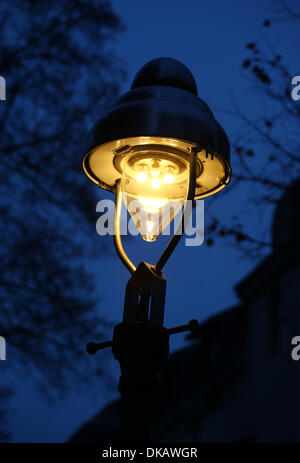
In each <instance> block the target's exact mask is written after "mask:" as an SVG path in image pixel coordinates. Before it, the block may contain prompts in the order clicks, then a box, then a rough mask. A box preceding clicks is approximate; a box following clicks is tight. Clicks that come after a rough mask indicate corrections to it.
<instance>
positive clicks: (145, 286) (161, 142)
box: [83, 58, 231, 442]
mask: <svg viewBox="0 0 300 463" xmlns="http://www.w3.org/2000/svg"><path fill="white" fill-rule="evenodd" d="M83 169H84V171H85V173H86V175H87V176H88V177H89V178H90V179H91V180H92V181H93V182H95V183H96V184H97V185H98V186H99V187H100V188H104V189H106V190H109V191H111V192H113V193H115V195H116V208H115V234H114V243H115V247H116V250H117V253H118V255H119V257H120V259H121V261H122V262H123V264H124V265H125V266H126V268H127V269H128V270H129V272H130V273H131V278H130V279H129V281H128V284H127V287H126V293H125V303H124V313H123V321H122V323H120V324H118V325H117V326H116V327H115V330H114V335H113V340H112V341H108V342H104V343H98V344H96V343H89V344H88V345H87V350H88V352H89V353H90V354H94V353H95V352H96V351H97V350H98V349H102V348H105V347H109V346H111V347H112V350H113V353H114V356H115V358H116V359H117V360H118V361H119V362H120V367H121V378H120V384H119V391H120V392H121V437H122V440H123V441H131V440H132V441H136V442H142V441H146V440H147V438H148V436H149V432H150V428H151V409H152V403H153V396H154V391H155V384H156V377H157V372H158V370H159V369H160V368H161V367H162V365H163V363H164V361H165V360H166V358H167V356H168V353H169V336H170V334H174V333H177V332H182V331H187V330H193V329H196V328H197V322H196V321H195V320H192V321H191V322H189V324H187V325H184V326H182V327H177V328H172V329H169V330H167V329H166V328H164V327H163V320H164V303H165V291H166V280H165V278H164V276H163V274H162V270H163V267H164V265H165V264H166V262H167V260H168V259H169V257H170V256H171V254H172V252H173V251H174V249H175V247H176V245H177V243H178V242H179V240H180V237H181V236H182V233H183V231H184V227H185V224H186V223H187V219H188V216H189V215H190V213H191V204H192V202H193V200H194V199H199V198H205V197H207V196H210V195H213V194H215V193H217V192H218V191H220V190H221V189H223V188H224V187H225V186H226V185H227V184H228V183H229V180H230V176H231V168H230V148H229V142H228V139H227V137H226V134H225V132H224V130H223V129H222V127H221V126H220V124H219V123H218V122H217V121H216V120H215V118H214V116H213V114H212V112H211V111H210V109H209V108H208V106H207V105H206V104H205V103H204V102H203V101H202V100H201V99H200V98H198V96H197V87H196V83H195V80H194V77H193V75H192V74H191V73H190V71H189V70H188V69H187V68H186V67H185V66H184V65H183V64H182V63H180V62H179V61H176V60H174V59H171V58H159V59H155V60H153V61H150V62H149V63H147V64H146V65H145V66H143V67H142V69H141V70H140V71H139V72H138V73H137V75H136V77H135V78H134V81H133V83H132V86H131V90H130V91H129V92H128V93H126V94H125V95H122V96H121V97H120V98H119V99H118V100H117V102H116V103H115V104H114V105H113V106H112V107H111V109H110V110H109V111H108V112H107V113H106V114H105V115H104V116H103V117H102V118H101V119H100V120H99V121H98V122H97V123H96V124H95V126H94V128H93V129H92V131H91V133H90V137H89V147H88V151H87V154H86V155H85V157H84V160H83ZM122 199H123V200H124V203H125V205H126V207H127V208H128V210H129V212H130V214H131V216H132V219H133V220H134V223H135V224H136V226H137V228H138V229H139V231H140V233H141V235H142V237H143V238H144V239H145V240H146V241H149V242H153V241H155V240H156V238H157V237H158V236H159V234H160V233H161V232H162V230H163V229H164V228H165V227H166V226H167V225H168V224H169V222H170V221H171V220H172V219H173V218H174V217H175V215H176V214H177V213H178V212H179V211H180V210H182V216H181V221H180V223H179V225H178V228H177V229H176V232H175V234H174V235H173V237H172V238H171V239H170V241H169V243H168V245H167V246H166V248H165V250H164V251H163V253H162V255H161V257H160V258H159V260H158V261H157V263H156V264H155V265H150V264H147V263H145V262H142V263H140V264H139V265H138V266H137V267H136V266H135V265H134V264H133V262H132V261H131V259H130V258H129V257H128V256H127V254H126V253H125V251H124V248H123V245H122V240H121V233H120V215H121V206H122Z"/></svg>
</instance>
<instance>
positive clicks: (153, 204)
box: [138, 196, 168, 213]
mask: <svg viewBox="0 0 300 463" xmlns="http://www.w3.org/2000/svg"><path fill="white" fill-rule="evenodd" d="M138 200H139V201H140V202H141V204H142V205H143V206H144V209H145V211H146V212H150V213H151V212H158V211H159V209H160V208H162V207H164V206H165V205H166V204H167V202H168V200H167V199H157V198H143V197H142V196H138Z"/></svg>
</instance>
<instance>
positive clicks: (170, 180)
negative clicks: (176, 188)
mask: <svg viewBox="0 0 300 463" xmlns="http://www.w3.org/2000/svg"><path fill="white" fill-rule="evenodd" d="M164 182H165V183H166V184H167V185H170V184H171V183H173V182H174V175H172V174H166V175H165V176H164Z"/></svg>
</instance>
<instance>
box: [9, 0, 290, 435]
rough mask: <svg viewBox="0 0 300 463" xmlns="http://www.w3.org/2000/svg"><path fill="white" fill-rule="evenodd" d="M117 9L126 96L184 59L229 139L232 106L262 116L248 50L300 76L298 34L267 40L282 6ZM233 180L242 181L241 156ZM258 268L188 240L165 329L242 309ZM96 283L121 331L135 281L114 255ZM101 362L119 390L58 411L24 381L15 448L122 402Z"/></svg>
mask: <svg viewBox="0 0 300 463" xmlns="http://www.w3.org/2000/svg"><path fill="white" fill-rule="evenodd" d="M112 5H113V7H114V9H115V11H116V12H117V14H119V15H120V17H121V19H122V20H123V21H124V23H125V25H126V26H127V29H126V31H125V32H123V33H122V34H121V35H120V36H119V37H118V39H117V41H116V42H115V43H114V44H113V45H112V47H114V49H115V51H116V54H117V55H118V56H119V57H120V59H121V60H122V61H123V62H124V63H125V64H126V67H127V70H128V76H127V79H126V80H125V81H124V82H123V83H122V87H121V89H122V92H125V91H127V90H128V89H129V87H130V85H131V81H132V79H133V77H134V75H135V73H136V72H137V71H138V70H139V68H140V67H141V66H142V65H143V64H145V63H146V62H147V61H149V60H151V59H154V58H156V57H163V56H167V57H172V58H176V59H178V60H180V61H182V62H183V63H184V64H185V65H186V66H187V67H188V68H189V69H190V70H191V72H192V73H193V75H194V77H195V79H196V82H197V86H198V94H199V96H200V98H202V99H203V100H204V101H205V102H206V103H207V104H208V105H209V106H210V108H211V109H212V111H213V112H214V115H215V117H216V119H217V120H218V121H219V122H220V123H221V124H222V126H223V127H224V129H225V130H226V132H227V134H228V136H229V139H236V138H237V136H238V132H239V130H240V125H241V122H240V121H239V120H238V118H237V117H234V116H233V115H232V111H233V104H238V105H239V106H240V107H241V108H244V109H245V108H247V109H248V110H249V111H250V112H255V110H256V107H255V105H256V104H257V103H256V101H255V98H253V92H252V91H250V87H251V85H250V83H249V81H248V80H247V77H246V75H245V73H244V71H243V69H242V66H241V63H242V62H243V60H244V59H245V54H246V48H245V44H246V43H248V42H249V41H256V40H259V41H260V42H261V43H264V42H265V43H267V42H268V41H271V42H272V44H273V45H274V46H275V47H277V49H278V50H281V53H282V55H283V56H284V57H285V60H286V62H287V63H288V65H289V66H290V68H291V69H292V72H294V74H293V75H295V74H297V70H298V69H299V61H298V62H297V58H298V57H299V53H297V47H296V39H297V31H296V29H295V28H293V25H291V24H290V23H286V22H272V24H271V26H270V27H269V28H268V30H267V31H266V29H264V28H263V27H262V23H263V20H264V19H266V18H271V19H272V17H273V16H274V15H276V11H277V9H278V4H277V2H276V1H274V0H262V1H259V0H254V1H252V2H240V1H238V0H211V1H209V2H207V1H206V2H204V1H199V0H188V1H186V2H183V1H182V0H160V1H158V0H152V1H151V2H150V1H149V2H148V1H142V2H141V1H138V0H130V1H126V0H113V1H112ZM266 37H267V40H266ZM83 154H84V153H83ZM262 154H263V148H262ZM232 170H233V175H234V172H235V159H234V153H232ZM79 175H84V174H83V172H82V173H79ZM228 188H230V186H229V187H228ZM249 188H250V186H249V185H245V186H244V187H241V188H240V190H239V191H237V190H233V191H232V194H231V193H230V191H228V193H227V194H224V195H222V193H219V194H218V195H216V197H215V198H213V199H210V200H205V209H206V210H207V211H209V210H210V208H212V210H213V212H214V214H215V215H218V214H219V216H220V217H223V218H224V219H226V217H229V216H232V215H233V214H239V213H240V212H241V210H243V209H244V208H245V207H246V208H247V207H248V206H249V205H247V198H248V196H249ZM95 189H96V187H95ZM97 194H98V195H99V199H100V198H103V192H100V191H99V192H97ZM104 197H107V198H110V199H112V195H110V194H109V193H106V194H105V193H104ZM271 212H272V211H271V209H270V210H266V211H265V214H264V217H261V220H262V221H265V223H268V221H269V220H270V214H271ZM243 220H244V225H245V226H246V227H249V229H251V228H252V227H255V226H256V224H255V223H253V222H252V219H251V218H249V219H247V218H246V217H244V219H243ZM95 233H96V230H95ZM102 239H103V240H106V241H107V244H108V246H111V247H112V246H113V242H112V238H111V237H104V238H101V237H99V240H102ZM125 246H126V249H127V251H128V254H129V255H130V256H131V258H132V259H133V260H134V262H135V263H138V262H139V261H141V260H145V261H148V262H153V261H154V260H155V258H157V257H158V256H159V250H160V249H161V244H160V243H159V241H158V242H156V243H154V244H149V243H145V242H143V240H142V239H141V237H137V238H136V239H134V240H131V241H130V240H129V241H128V242H127V243H125ZM95 252H97V249H95ZM255 264H256V262H255V261H253V260H247V259H245V257H244V256H243V255H242V254H241V253H240V252H239V251H238V250H237V249H236V248H235V247H233V246H229V245H228V243H225V242H223V241H222V240H219V241H218V242H217V243H216V244H215V245H214V246H212V247H209V246H207V245H206V244H205V242H204V244H203V245H202V246H200V247H196V248H194V247H185V246H184V244H183V240H182V242H181V243H180V245H179V246H178V249H177V250H176V252H175V253H174V255H173V256H172V258H171V259H170V261H169V263H168V264H167V265H166V267H165V270H164V275H165V277H166V278H167V299H166V312H165V313H166V317H165V326H167V327H171V326H176V325H179V324H183V323H186V322H187V321H188V320H190V319H192V318H197V319H198V320H200V321H201V320H204V319H206V318H207V317H209V316H211V315H213V314H215V313H217V312H218V311H221V310H224V309H226V308H229V307H231V306H233V305H235V304H236V303H237V302H238V300H237V297H236V295H235V293H234V289H233V288H234V285H235V284H236V283H237V282H239V281H240V280H241V279H242V278H243V277H244V276H245V275H246V274H247V273H248V272H249V271H250V270H251V268H253V267H254V266H255ZM95 273H96V275H97V277H96V278H97V281H98V282H99V294H101V298H102V300H101V303H100V304H99V312H100V313H101V314H105V315H106V316H107V317H108V318H109V319H110V320H111V321H113V322H114V323H115V322H118V321H119V320H121V317H122V310H123V297H124V291H125V285H126V282H127V280H128V278H129V274H128V272H127V270H125V268H124V267H123V266H122V264H121V263H120V261H119V260H118V258H117V256H116V253H115V251H114V250H112V252H111V253H108V254H106V255H104V256H101V257H100V256H99V264H98V265H97V267H96V268H95ZM110 337H111V332H108V333H107V339H110ZM185 342H186V341H185V339H184V336H181V335H177V337H176V338H175V337H173V339H172V340H171V350H173V351H174V350H175V349H177V348H179V347H181V346H182V345H183V344H184V343H185ZM102 359H106V361H107V368H109V369H110V368H111V367H110V366H111V365H114V370H113V371H114V373H113V374H114V377H115V383H114V384H112V385H110V384H104V383H103V384H102V382H101V380H97V381H95V382H94V384H93V385H92V386H89V387H88V388H87V389H86V390H84V389H83V390H82V392H81V393H80V394H79V393H75V392H74V394H72V395H71V396H68V397H65V398H63V399H59V400H57V401H56V402H54V403H48V402H46V400H45V398H44V397H43V396H42V395H41V394H40V393H39V392H38V391H37V390H36V388H35V387H34V386H33V385H32V383H31V381H30V380H26V379H25V380H24V381H23V380H22V381H20V380H18V381H17V384H16V396H15V397H14V398H13V401H12V407H11V409H10V414H9V417H10V420H9V421H10V427H11V429H12V431H13V432H12V441H34V442H57V441H58V442H61V441H64V440H65V439H66V438H67V437H68V436H69V435H70V434H71V433H72V432H73V431H74V430H75V429H76V428H77V427H79V426H80V425H81V424H82V423H83V422H84V421H86V420H88V419H89V418H90V417H92V416H93V415H94V414H95V413H97V412H98V411H99V410H100V408H101V407H102V406H103V405H105V404H106V403H107V401H108V400H110V399H112V398H114V397H116V396H117V388H116V385H117V380H118V365H117V364H116V362H115V361H114V360H113V359H112V355H111V352H110V351H109V350H107V351H105V352H104V353H102V354H99V356H98V360H99V361H100V360H102ZM95 361H97V359H95Z"/></svg>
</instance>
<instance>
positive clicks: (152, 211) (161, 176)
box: [121, 148, 189, 242]
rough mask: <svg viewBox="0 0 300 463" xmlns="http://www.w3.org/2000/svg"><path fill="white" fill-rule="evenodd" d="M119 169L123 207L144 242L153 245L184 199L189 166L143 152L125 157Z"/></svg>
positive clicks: (182, 159) (165, 155) (176, 158)
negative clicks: (120, 169)
mask: <svg viewBox="0 0 300 463" xmlns="http://www.w3.org/2000/svg"><path fill="white" fill-rule="evenodd" d="M121 168H122V182H121V190H122V194H123V199H124V203H125V205H126V207H127V209H128V211H129V213H130V215H131V217H132V219H133V221H134V224H135V225H136V227H137V228H138V230H139V232H140V233H141V235H142V237H143V239H144V240H146V241H149V242H150V241H151V242H152V241H155V240H156V238H157V237H158V236H159V235H160V233H161V232H162V231H163V230H164V229H165V228H166V227H167V226H168V225H169V223H170V222H171V221H172V220H173V218H174V217H175V215H176V214H177V213H178V212H179V211H180V210H181V208H182V206H183V204H184V200H185V199H186V198H187V190H188V178H189V163H188V161H187V160H186V158H185V157H180V156H173V157H171V156H170V155H169V154H168V152H165V151H159V150H156V151H154V152H153V151H150V150H149V151H148V150H147V148H145V150H144V151H139V152H138V153H129V154H127V156H124V158H123V159H122V164H121ZM171 172H172V173H171Z"/></svg>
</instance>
